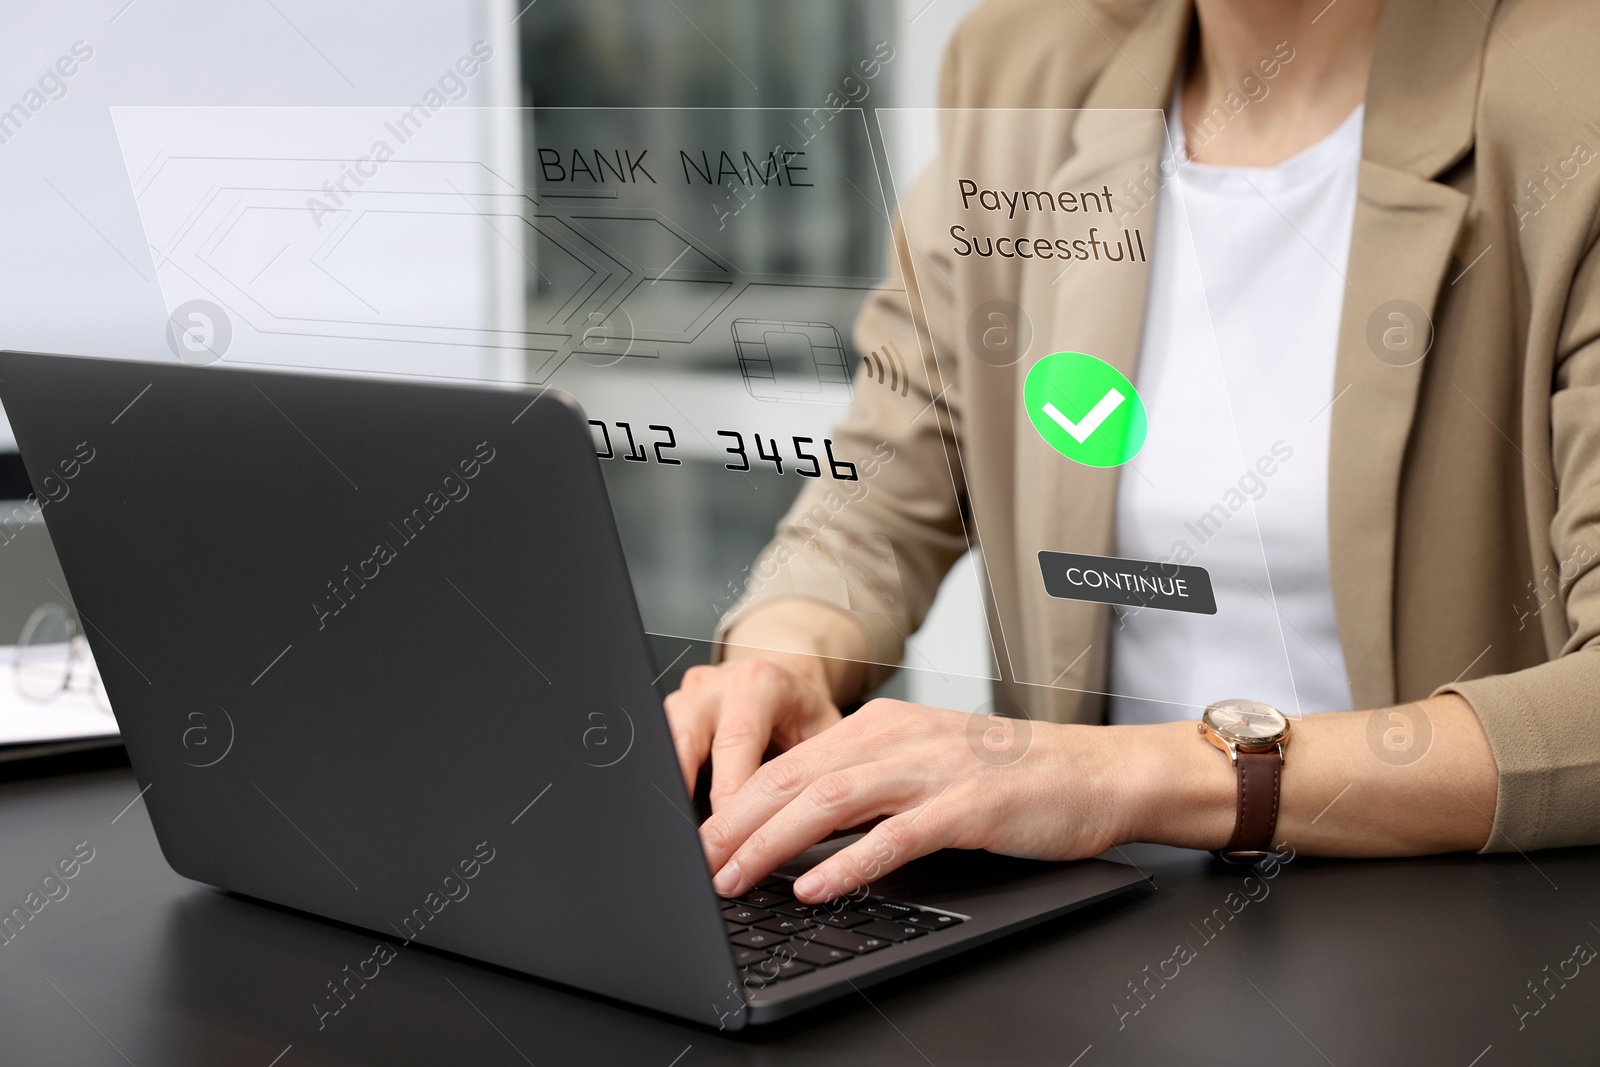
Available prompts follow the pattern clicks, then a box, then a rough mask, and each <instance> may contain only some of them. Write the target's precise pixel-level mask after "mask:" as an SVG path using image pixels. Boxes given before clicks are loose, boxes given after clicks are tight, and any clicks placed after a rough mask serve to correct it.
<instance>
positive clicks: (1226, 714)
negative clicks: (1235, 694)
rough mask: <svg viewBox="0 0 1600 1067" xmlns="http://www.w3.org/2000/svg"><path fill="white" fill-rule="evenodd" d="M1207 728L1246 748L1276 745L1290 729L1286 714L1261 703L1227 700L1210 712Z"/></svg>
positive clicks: (1216, 705) (1215, 705) (1206, 714)
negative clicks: (1246, 746) (1257, 745)
mask: <svg viewBox="0 0 1600 1067" xmlns="http://www.w3.org/2000/svg"><path fill="white" fill-rule="evenodd" d="M1205 721H1206V725H1208V726H1210V727H1211V728H1212V729H1213V730H1215V731H1217V733H1219V734H1221V735H1222V736H1223V737H1225V738H1227V739H1228V740H1229V741H1234V742H1237V743H1239V744H1242V745H1250V744H1262V743H1264V742H1267V741H1276V740H1277V739H1278V738H1279V737H1282V736H1283V734H1284V732H1285V731H1286V730H1288V728H1289V720H1288V719H1286V718H1284V715H1283V712H1281V711H1279V710H1278V709H1277V708H1275V707H1273V706H1272V705H1270V704H1263V703H1261V702H1260V701H1258V700H1223V701H1219V702H1217V703H1215V704H1213V705H1211V706H1210V707H1209V708H1207V709H1206V713H1205Z"/></svg>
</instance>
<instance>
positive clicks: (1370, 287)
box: [1324, 0, 1489, 708]
mask: <svg viewBox="0 0 1600 1067" xmlns="http://www.w3.org/2000/svg"><path fill="white" fill-rule="evenodd" d="M1488 30H1489V23H1488V20H1487V19H1486V18H1485V17H1484V16H1483V15H1481V14H1480V13H1478V12H1476V11H1474V10H1473V9H1472V8H1471V7H1469V6H1467V5H1457V4H1446V3H1443V2H1440V0H1393V2H1391V3H1390V5H1389V8H1388V11H1387V13H1386V15H1385V17H1384V23H1383V26H1382V29H1381V30H1380V34H1379V40H1378V49H1377V55H1376V58H1375V61H1374V63H1373V76H1372V82H1371V84H1370V85H1369V87H1368V93H1367V113H1366V119H1365V130H1364V134H1363V146H1362V156H1363V159H1362V164H1361V170H1360V177H1359V180H1358V188H1357V200H1356V209H1355V222H1354V228H1353V232H1352V234H1351V240H1350V262H1349V266H1348V268H1347V272H1348V281H1349V285H1348V287H1347V288H1346V290H1345V300H1344V310H1343V313H1342V316H1341V321H1340V331H1339V351H1338V358H1337V366H1336V370H1335V375H1334V379H1335V380H1334V402H1333V404H1332V407H1331V409H1330V411H1331V416H1324V417H1331V418H1332V426H1331V428H1330V435H1331V439H1330V446H1329V458H1328V466H1329V474H1328V523H1329V556H1330V558H1329V565H1330V570H1331V575H1332V585H1333V595H1334V606H1335V609H1336V612H1337V614H1338V621H1339V636H1340V641H1341V643H1342V644H1343V646H1344V656H1345V663H1346V667H1347V669H1348V670H1349V672H1350V687H1351V692H1352V696H1353V697H1354V700H1355V705H1356V707H1358V708H1366V707H1379V706H1382V705H1386V704H1391V703H1393V702H1394V701H1395V699H1396V679H1395V646H1394V639H1395V635H1394V567H1395V537H1396V523H1397V520H1398V510H1399V495H1400V479H1401V473H1402V467H1403V463H1404V459H1405V450H1406V441H1407V439H1408V437H1409V435H1410V432H1411V424H1412V418H1413V415H1414V414H1415V410H1416V403H1417V395H1418V389H1419V386H1420V384H1421V381H1422V374H1423V368H1424V367H1425V365H1426V363H1427V360H1426V358H1425V357H1423V356H1418V355H1417V353H1419V352H1421V351H1422V349H1423V346H1425V345H1426V344H1428V343H1430V342H1431V338H1432V326H1431V321H1432V316H1433V313H1434V308H1435V305H1436V304H1437V301H1438V298H1439V294H1440V291H1441V290H1442V289H1443V287H1444V286H1445V285H1446V283H1447V282H1448V281H1449V279H1448V278H1447V277H1446V275H1447V273H1448V272H1449V268H1450V264H1451V261H1452V256H1453V255H1454V254H1455V252H1456V248H1457V242H1458V239H1459V236H1460V233H1461V229H1462V223H1463V220H1464V219H1465V217H1466V209H1467V204H1468V197H1467V195H1466V194H1464V193H1462V192H1459V191H1458V190H1456V189H1454V188H1451V187H1450V186H1448V185H1444V184H1441V183H1437V182H1435V181H1433V180H1432V179H1433V178H1434V177H1436V176H1437V175H1439V174H1441V173H1442V172H1443V171H1445V170H1446V169H1447V168H1449V167H1450V166H1452V165H1454V164H1455V163H1456V162H1458V161H1460V160H1461V159H1462V158H1463V157H1465V155H1466V154H1467V152H1468V151H1469V150H1470V149H1471V146H1472V139H1473V120H1474V109H1475V104H1476V98H1477V88H1478V77H1479V71H1480V66H1481V62H1482V51H1483V45H1484V41H1485V38H1486V35H1487V33H1488ZM1462 251H1463V252H1464V253H1465V258H1467V259H1470V258H1471V256H1472V255H1474V254H1476V250H1472V249H1465V250H1462ZM1413 359H1415V362H1409V361H1411V360H1413Z"/></svg>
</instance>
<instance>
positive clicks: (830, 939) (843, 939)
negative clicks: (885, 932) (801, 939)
mask: <svg viewBox="0 0 1600 1067" xmlns="http://www.w3.org/2000/svg"><path fill="white" fill-rule="evenodd" d="M810 940H811V942H812V943H813V944H818V945H826V946H828V947H829V948H842V949H844V950H845V951H846V952H854V953H855V954H856V955H858V956H862V955H865V954H866V953H868V952H876V951H878V950H879V949H880V948H888V947H889V946H890V945H892V944H894V942H893V941H890V940H888V939H886V938H882V937H867V936H863V935H861V934H858V933H856V932H855V931H854V930H831V929H828V928H826V927H824V928H823V929H820V930H816V931H814V932H813V935H812V936H811V937H810Z"/></svg>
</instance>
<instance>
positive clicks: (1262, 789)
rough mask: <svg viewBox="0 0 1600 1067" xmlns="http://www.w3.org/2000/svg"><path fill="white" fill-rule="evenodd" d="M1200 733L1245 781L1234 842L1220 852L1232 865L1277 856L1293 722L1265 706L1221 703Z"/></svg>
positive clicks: (1246, 702)
mask: <svg viewBox="0 0 1600 1067" xmlns="http://www.w3.org/2000/svg"><path fill="white" fill-rule="evenodd" d="M1199 731H1200V733H1201V735H1202V736H1204V737H1205V739H1206V740H1207V741H1210V742H1211V743H1212V744H1213V745H1216V746H1217V747H1218V748H1220V749H1222V751H1224V752H1226V753H1227V754H1228V759H1229V760H1230V761H1231V762H1232V763H1233V767H1234V770H1235V771H1237V772H1238V775H1239V806H1238V814H1237V815H1236V816H1235V819H1234V824H1233V837H1232V838H1231V839H1230V840H1229V841H1228V843H1227V844H1226V845H1224V846H1223V847H1222V848H1221V849H1220V850H1218V852H1217V857H1218V858H1219V859H1222V860H1225V861H1227V862H1228V863H1254V862H1255V861H1256V860H1260V859H1265V858H1266V856H1267V854H1268V853H1269V852H1271V851H1272V834H1273V831H1274V830H1276V829H1277V826H1278V791H1279V782H1280V780H1281V778H1282V776H1283V754H1284V749H1286V748H1287V747H1288V746H1289V720H1288V718H1287V717H1286V716H1285V715H1284V714H1283V712H1281V711H1279V710H1278V709H1277V708H1275V707H1273V706H1272V705H1271V704H1263V703H1261V702H1260V701H1259V700H1219V701H1218V702H1217V703H1215V704H1212V705H1211V706H1210V707H1208V708H1206V710H1205V713H1204V714H1202V715H1201V716H1200V723H1199Z"/></svg>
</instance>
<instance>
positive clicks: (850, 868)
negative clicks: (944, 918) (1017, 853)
mask: <svg viewBox="0 0 1600 1067" xmlns="http://www.w3.org/2000/svg"><path fill="white" fill-rule="evenodd" d="M941 804H950V798H949V797H946V796H943V795H942V794H941V795H939V796H934V797H932V798H930V799H929V800H928V801H927V802H925V803H923V804H921V805H919V806H918V807H916V808H914V809H912V810H910V811H905V812H902V813H901V814H899V815H894V816H891V817H890V818H887V819H885V820H883V821H882V822H880V823H879V824H878V825H877V826H874V827H873V828H872V829H871V830H869V831H867V833H866V835H865V836H864V837H862V838H861V840H859V841H856V842H854V843H853V844H851V845H849V846H848V847H846V848H842V849H840V850H839V851H838V852H835V853H834V854H833V855H832V856H829V857H828V858H827V859H825V860H823V861H822V862H821V863H819V864H817V865H816V866H815V867H813V868H811V870H809V871H807V872H806V873H805V874H803V875H801V876H800V877H799V878H798V879H796V880H795V883H794V895H795V897H797V898H798V899H799V900H801V901H803V902H805V903H807V904H820V903H821V902H823V901H825V900H832V899H834V898H835V897H842V896H845V895H846V894H849V893H854V892H856V891H857V890H859V889H861V888H862V887H863V886H865V885H868V884H869V883H872V882H875V881H877V880H878V879H879V878H882V877H883V876H884V875H886V874H888V873H889V872H890V871H892V870H894V869H895V868H896V867H900V866H903V865H905V864H907V863H910V862H911V861H912V860H914V859H916V858H917V857H919V856H926V855H927V854H928V853H930V852H935V851H937V850H939V849H941V848H944V847H945V846H946V845H947V844H949V843H950V826H951V825H952V824H951V822H950V821H949V819H948V817H947V816H946V815H945V814H943V813H942V812H941V811H940V810H939V805H941ZM950 806H951V808H952V809H953V808H954V807H955V805H953V804H951V805H950Z"/></svg>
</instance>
